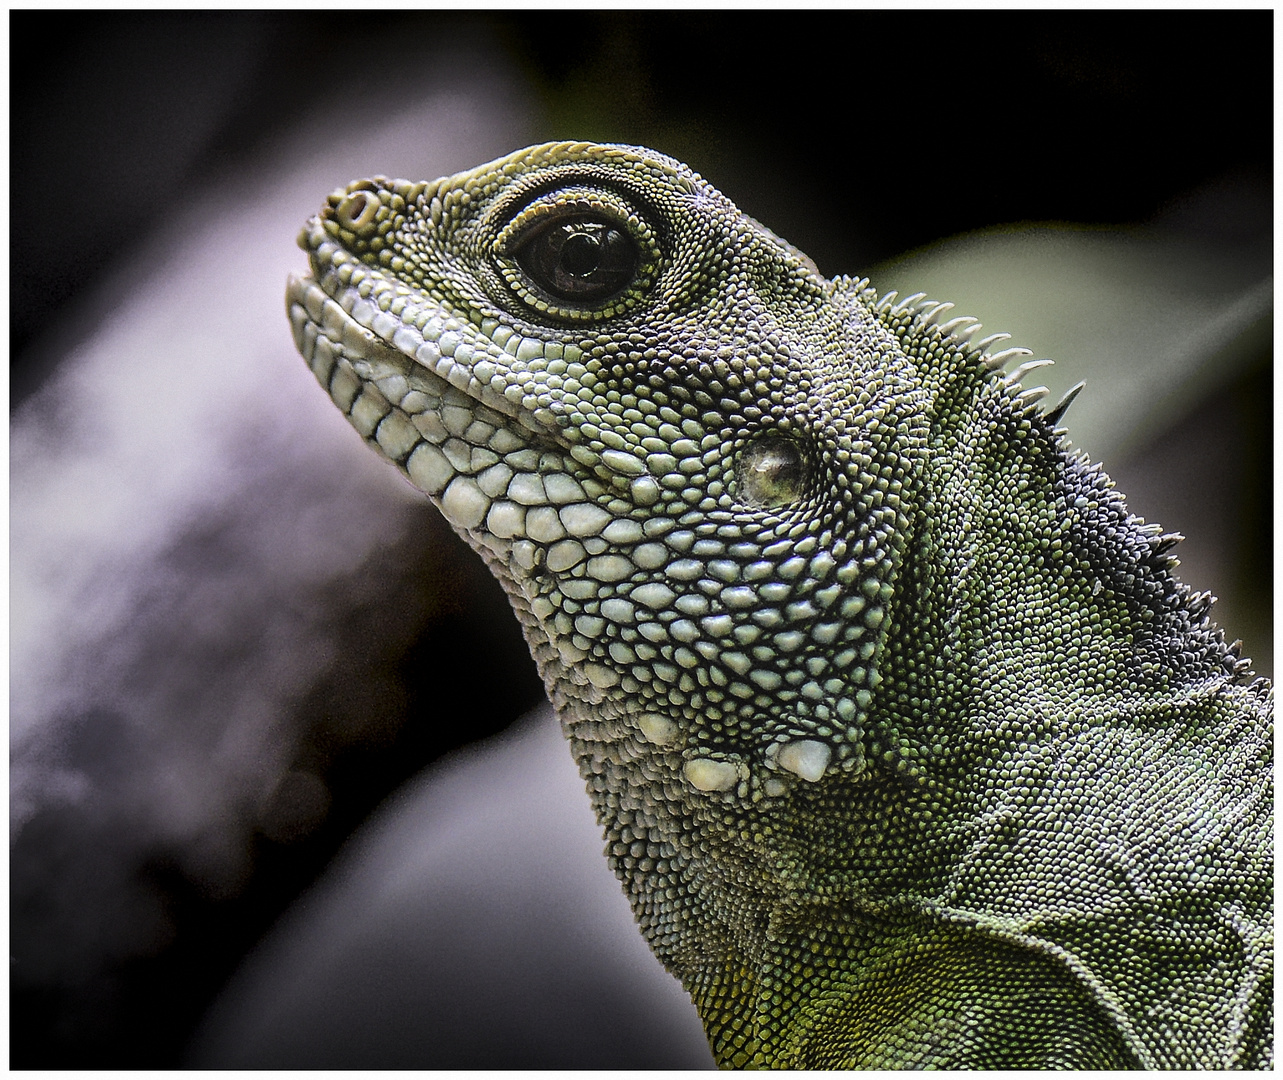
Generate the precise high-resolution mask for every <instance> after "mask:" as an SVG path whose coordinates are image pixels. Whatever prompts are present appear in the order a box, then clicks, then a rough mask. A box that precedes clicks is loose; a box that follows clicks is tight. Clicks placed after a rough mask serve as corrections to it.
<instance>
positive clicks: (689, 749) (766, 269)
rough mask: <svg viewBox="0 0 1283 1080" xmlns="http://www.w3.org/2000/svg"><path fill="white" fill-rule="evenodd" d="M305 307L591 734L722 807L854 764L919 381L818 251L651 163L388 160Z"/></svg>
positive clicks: (311, 333) (334, 226)
mask: <svg viewBox="0 0 1283 1080" xmlns="http://www.w3.org/2000/svg"><path fill="white" fill-rule="evenodd" d="M300 244H301V246H302V247H303V248H304V250H306V251H307V252H308V254H309V256H310V259H311V268H312V274H311V276H310V277H306V278H297V279H293V280H292V282H291V284H290V290H289V307H290V312H291V319H292V321H293V325H294V331H295V336H296V340H297V342H298V345H299V348H300V350H301V351H302V353H303V355H304V356H305V357H306V358H307V359H308V360H309V363H310V364H311V367H312V370H313V371H314V372H315V374H316V376H317V378H318V379H319V380H320V381H321V383H322V385H324V386H325V387H326V389H327V390H328V391H329V393H330V395H331V397H332V398H333V399H334V401H335V402H336V404H337V405H338V406H339V407H340V409H342V410H343V412H344V413H345V415H347V417H348V418H349V420H350V421H351V422H352V424H353V425H354V426H355V427H356V428H357V430H358V431H359V432H360V433H361V434H362V436H364V437H365V438H366V439H367V441H368V442H369V443H370V444H371V445H372V446H373V447H374V448H375V449H376V450H378V451H379V452H380V453H381V454H383V455H384V456H385V457H387V458H388V459H389V460H390V461H392V462H393V463H395V464H396V465H397V466H399V467H400V468H401V469H402V470H403V472H404V473H405V474H406V475H407V476H408V477H409V479H410V480H411V482H412V483H414V484H415V485H416V486H417V487H418V488H420V489H421V490H422V491H424V492H426V493H427V494H428V495H429V496H430V497H431V498H432V499H433V501H434V502H435V503H436V504H437V505H438V506H439V507H440V508H441V510H442V512H443V513H444V514H445V516H446V518H447V519H448V520H449V521H450V523H451V524H452V525H453V526H454V528H455V529H456V530H457V531H458V532H460V533H461V534H462V535H463V536H464V537H466V538H467V539H468V541H469V542H470V543H471V544H472V545H473V546H474V547H475V548H476V549H477V550H478V551H480V552H481V553H482V555H483V557H485V558H486V560H487V562H488V564H489V565H490V567H491V569H492V570H493V571H494V572H495V573H496V575H497V576H498V577H499V578H500V580H501V581H502V582H503V584H504V586H505V588H506V589H507V591H508V593H509V595H510V597H511V599H512V602H513V605H514V608H515V609H516V610H517V613H518V615H519V617H520V618H521V619H522V621H523V623H524V624H525V630H526V634H527V638H528V640H529V641H530V643H531V647H532V651H533V652H534V655H535V658H536V661H537V662H538V663H539V665H540V668H541V671H542V673H543V675H544V678H545V681H546V682H547V683H548V686H549V690H550V693H551V694H552V696H553V700H554V703H555V704H557V705H558V708H559V712H560V713H561V715H562V717H563V720H564V721H565V722H566V723H567V726H568V729H569V730H570V731H571V733H572V735H574V736H575V737H577V738H579V739H582V740H584V741H586V742H602V743H611V744H618V745H617V747H616V751H615V752H617V753H620V754H622V755H623V756H625V757H629V758H634V759H635V758H638V757H647V758H648V759H649V760H651V762H652V764H654V765H655V766H656V767H659V768H663V769H664V770H665V772H666V774H668V775H670V776H671V779H672V781H673V782H674V783H676V784H680V785H683V786H684V789H685V790H686V791H687V792H690V793H699V794H700V795H702V796H706V797H708V798H711V799H715V800H730V801H741V802H742V801H745V800H747V801H750V802H756V801H759V800H761V799H763V798H768V799H769V798H773V797H779V796H783V795H785V794H786V792H787V791H789V790H790V789H791V788H792V787H793V786H795V785H796V784H797V783H798V782H799V780H800V781H802V782H803V783H806V784H814V783H817V782H819V781H821V780H822V778H824V777H825V776H826V775H829V774H832V773H834V772H844V773H846V774H848V775H852V774H854V775H858V774H859V773H860V772H861V771H862V770H863V769H864V768H865V764H866V754H865V750H864V738H863V736H864V732H865V724H864V718H865V717H866V716H867V714H868V711H869V708H870V705H871V702H872V700H873V698H874V696H875V695H876V693H877V690H878V686H879V679H880V676H879V660H880V655H881V651H882V649H883V645H884V643H885V640H886V633H887V629H888V625H889V621H890V608H891V605H892V603H893V600H894V596H895V587H896V573H897V568H898V566H899V564H900V561H901V556H902V552H903V548H904V545H905V543H906V540H907V538H908V536H909V533H910V531H911V530H910V521H909V516H908V512H907V510H906V508H905V500H906V491H907V489H908V488H909V487H911V486H912V483H913V473H914V471H915V468H917V467H918V463H919V462H920V458H921V454H922V448H923V446H924V444H925V424H926V421H925V419H924V409H923V407H922V401H921V398H922V390H921V387H920V385H919V384H917V383H915V381H914V379H913V378H912V372H910V371H909V370H907V369H906V368H905V367H904V366H903V364H902V363H901V362H900V361H898V360H897V359H896V357H898V356H899V355H900V353H899V351H898V350H896V349H894V348H890V347H888V344H887V343H888V341H890V340H891V339H890V335H889V333H888V331H887V330H886V329H885V328H884V327H883V326H882V325H881V324H880V323H878V322H877V321H876V320H874V319H871V318H868V317H867V315H866V316H863V317H861V316H860V315H859V314H858V312H856V311H855V309H856V308H857V307H858V305H855V304H853V303H852V302H851V301H850V300H849V299H847V298H846V294H845V293H843V294H841V295H838V294H835V291H834V289H833V287H832V285H831V283H830V282H828V281H826V280H825V279H824V278H822V277H821V276H820V274H819V273H818V271H817V270H816V268H815V267H814V265H813V264H812V263H811V262H810V260H809V259H807V258H806V257H805V256H804V255H802V254H801V253H800V252H798V251H797V250H796V249H794V248H792V247H791V246H789V245H788V244H786V243H785V242H784V241H782V240H780V239H779V238H778V237H776V236H775V235H774V234H772V233H771V232H769V231H768V230H767V229H765V228H763V227H762V226H760V225H759V224H757V223H756V222H755V221H753V220H752V219H750V218H748V217H746V216H745V215H743V214H741V213H740V212H739V211H738V210H737V209H736V207H735V206H734V205H733V204H732V203H731V202H730V201H729V200H728V199H726V198H725V197H724V196H723V195H721V194H720V193H719V192H717V191H716V190H714V189H713V188H712V187H710V186H709V185H708V184H707V183H705V182H704V181H703V180H702V179H701V178H700V177H699V176H698V175H697V174H695V173H693V172H691V171H690V170H689V169H687V168H686V167H685V166H683V165H681V164H679V163H677V162H675V161H673V160H671V159H669V158H666V157H664V156H662V155H659V154H656V153H654V152H653V151H648V150H641V149H637V148H631V147H622V146H595V145H589V144H572V143H561V144H551V145H546V146H539V147H534V148H530V149H527V150H523V151H519V152H518V153H515V154H513V155H510V156H509V157H506V158H503V159H501V160H499V161H496V162H493V163H491V164H488V165H484V166H481V167H480V168H477V169H474V170H472V171H470V172H467V173H463V174H460V175H458V176H453V177H449V178H446V179H442V180H437V181H435V182H432V183H410V182H407V181H401V180H388V179H384V178H375V179H372V180H362V181H358V182H356V183H353V184H350V185H348V186H347V187H346V188H345V189H342V190H340V191H336V192H335V193H334V194H332V195H331V196H330V197H329V199H328V201H327V203H326V205H325V206H324V207H323V209H322V210H321V212H320V213H319V214H318V215H317V216H316V217H314V218H313V219H312V220H311V221H310V222H309V223H308V225H307V226H306V227H305V229H304V230H303V232H302V234H301V236H300Z"/></svg>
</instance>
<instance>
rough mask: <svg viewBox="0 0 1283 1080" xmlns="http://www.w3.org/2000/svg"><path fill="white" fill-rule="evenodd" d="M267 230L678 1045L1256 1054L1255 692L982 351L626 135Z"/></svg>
mask: <svg viewBox="0 0 1283 1080" xmlns="http://www.w3.org/2000/svg"><path fill="white" fill-rule="evenodd" d="M300 243H301V245H302V247H303V248H304V250H306V251H307V252H308V254H309V257H310V260H311V271H312V272H311V276H309V277H306V278H302V279H292V280H291V283H290V287H289V309H290V318H291V321H292V323H293V326H294V332H295V338H296V341H297V343H298V346H299V349H300V351H301V352H302V353H303V355H304V357H305V358H306V359H307V361H308V363H309V364H310V365H311V368H312V370H313V371H314V372H315V374H316V376H317V378H318V379H319V380H320V382H321V384H322V385H323V386H324V387H326V389H327V390H328V391H329V393H330V395H331V396H332V397H333V399H334V401H335V402H336V403H337V404H338V405H339V407H340V408H341V409H342V410H343V412H344V413H345V414H346V415H347V416H348V418H349V419H350V420H351V422H352V424H353V425H354V426H355V427H356V428H357V430H358V431H359V432H360V433H361V435H362V436H364V437H365V438H366V439H367V441H369V443H370V444H371V445H372V446H374V448H375V449H376V450H378V451H379V452H380V453H381V454H383V455H384V456H385V457H386V458H388V459H389V460H390V461H392V462H393V463H395V464H396V465H397V466H398V467H399V468H400V469H401V470H402V471H403V472H404V473H405V474H406V475H407V476H408V477H409V479H410V481H411V482H412V483H414V484H415V485H416V486H417V487H418V488H420V489H421V490H422V491H424V492H426V493H427V494H428V495H429V496H430V497H431V498H432V500H433V502H435V503H436V504H437V505H438V506H439V507H440V508H441V510H442V512H443V513H444V514H445V516H446V518H447V519H448V520H449V521H450V523H451V524H452V525H453V526H454V528H455V529H456V530H458V532H459V533H460V534H461V535H462V536H464V537H465V538H466V539H467V540H468V542H469V543H470V544H471V545H472V546H473V547H474V548H475V549H476V550H477V551H478V552H479V553H480V554H481V556H482V558H484V559H485V561H486V563H487V565H489V567H490V568H491V570H492V571H493V572H494V573H495V575H496V576H497V577H498V578H499V580H500V581H501V582H502V583H503V585H504V588H505V589H506V590H507V592H508V595H509V597H510V598H511V601H512V606H513V609H514V610H515V611H516V613H517V616H518V618H519V619H520V620H521V623H522V626H523V627H524V630H525V634H526V637H527V640H528V641H529V643H530V648H531V652H532V653H533V655H534V658H535V661H536V662H537V664H538V665H539V670H540V672H541V673H542V675H543V678H544V681H545V683H546V685H547V688H548V693H549V696H550V697H551V699H552V701H553V704H554V705H555V706H556V709H557V713H558V715H559V716H560V718H561V722H562V725H563V728H564V730H565V733H566V736H567V738H568V739H569V740H570V744H571V748H572V751H573V753H574V755H575V758H576V759H577V761H578V762H579V767H580V771H581V773H582V775H583V776H584V779H585V780H586V782H587V786H588V791H589V794H590V796H591V798H592V801H593V805H594V807H595V809H596V812H597V816H598V819H599V821H600V822H601V824H602V827H603V828H604V830H605V834H606V838H607V856H608V859H609V861H610V865H611V867H612V868H613V869H614V871H615V873H616V874H617V875H618V877H619V879H620V880H621V882H622V883H623V886H624V890H625V892H626V893H627V895H628V898H629V900H630V902H631V903H632V905H633V910H634V912H635V913H636V917H637V921H638V923H639V924H640V926H641V929H642V933H643V934H644V935H645V936H646V939H647V940H648V941H649V943H650V945H651V947H652V949H653V950H654V951H655V954H656V955H657V956H658V957H659V959H660V960H661V961H662V962H663V963H664V965H665V966H666V967H667V968H668V969H669V970H670V971H672V972H673V973H674V974H676V975H677V976H678V977H679V978H680V979H681V980H682V983H683V985H684V986H685V987H686V989H687V990H688V991H689V992H690V994H691V997H692V999H693V1000H694V1002H695V1005H696V1006H697V1008H698V1009H699V1012H700V1015H701V1016H702V1018H703V1020H704V1024H705V1028H706V1030H707V1032H708V1035H709V1040H710V1042H711V1044H712V1047H713V1050H714V1053H715V1055H716V1057H717V1060H718V1062H719V1063H720V1064H722V1065H729V1066H783V1067H794V1068H807V1067H817V1066H835V1067H839V1066H840V1067H852V1066H855V1067H908V1066H923V1065H934V1066H941V1067H992V1066H1002V1067H1033V1068H1036V1067H1066V1068H1074V1067H1089V1066H1090V1067H1101V1068H1105V1067H1115V1066H1141V1067H1146V1068H1180V1067H1230V1066H1259V1065H1265V1064H1268V1063H1269V1062H1270V1061H1271V1015H1272V1012H1271V1009H1272V1005H1271V999H1272V990H1271V982H1272V970H1273V959H1272V919H1271V905H1272V879H1271V873H1272V870H1271V865H1272V864H1271V856H1270V844H1271V824H1272V816H1271V815H1272V790H1273V789H1272V781H1271V775H1270V765H1271V737H1270V728H1271V723H1272V700H1273V699H1272V692H1271V690H1270V688H1269V686H1268V685H1267V684H1266V683H1265V681H1264V680H1260V679H1258V680H1256V681H1254V682H1251V683H1247V682H1246V681H1245V676H1246V674H1247V668H1248V665H1247V663H1246V661H1243V660H1240V659H1239V658H1238V656H1237V651H1236V649H1235V648H1233V647H1228V646H1226V644H1225V641H1224V639H1223V637H1222V635H1221V633H1220V631H1219V630H1217V629H1215V628H1214V627H1213V626H1211V625H1210V624H1209V622H1208V619H1207V610H1208V607H1209V605H1210V597H1208V596H1206V595H1203V596H1193V595H1191V594H1190V593H1189V592H1188V590H1187V589H1186V588H1185V587H1184V586H1182V585H1181V584H1180V583H1179V582H1177V581H1176V579H1175V578H1174V577H1173V576H1172V574H1171V568H1172V566H1173V565H1174V562H1175V560H1174V559H1172V557H1171V556H1170V555H1167V554H1165V551H1166V548H1167V547H1169V546H1170V545H1171V543H1173V542H1174V538H1173V537H1165V536H1160V535H1158V530H1157V529H1156V528H1154V527H1152V526H1146V525H1144V523H1143V522H1141V521H1139V520H1137V519H1135V518H1133V517H1131V516H1130V515H1129V514H1128V513H1127V510H1126V508H1125V506H1124V504H1123V501H1122V499H1121V497H1119V496H1118V494H1117V493H1115V492H1114V491H1113V489H1112V484H1111V483H1110V481H1109V480H1108V478H1107V477H1106V476H1105V475H1104V473H1103V472H1101V471H1100V469H1099V468H1097V467H1095V466H1092V465H1090V464H1088V463H1087V462H1086V461H1085V460H1084V459H1082V458H1081V457H1079V456H1075V455H1072V454H1071V453H1070V452H1069V451H1068V450H1067V448H1066V446H1065V443H1064V433H1063V432H1061V431H1059V430H1058V429H1056V427H1055V424H1056V422H1057V421H1058V420H1059V416H1060V412H1061V411H1063V408H1062V407H1058V408H1057V409H1056V410H1053V411H1052V413H1051V414H1044V413H1043V412H1042V411H1041V410H1040V408H1039V407H1038V406H1037V404H1036V401H1037V399H1038V398H1039V397H1040V396H1041V394H1040V392H1039V391H1037V390H1034V391H1025V390H1023V389H1022V388H1021V386H1020V385H1019V381H1018V380H1019V376H1020V374H1022V373H1023V371H1024V370H1025V369H1020V370H1019V371H1017V372H1016V373H1015V374H1014V375H1012V376H1004V375H1003V374H1002V372H1001V368H1002V366H1003V364H1004V363H1005V362H1006V361H1007V360H1008V359H1010V358H1011V356H1013V355H1016V354H1018V353H1022V352H1024V350H1006V351H1004V352H999V353H993V352H991V351H990V348H991V346H992V345H993V344H994V343H995V342H996V341H998V340H999V339H1001V337H1003V335H995V336H994V337H991V338H986V339H984V340H983V341H975V342H973V341H972V340H971V339H972V337H973V336H974V331H975V330H976V329H977V326H976V324H975V323H974V320H969V319H961V320H959V319H954V320H952V321H950V322H944V323H943V325H941V319H940V316H941V315H942V314H943V313H944V312H945V311H946V310H947V308H948V305H936V304H932V303H926V304H923V303H918V302H917V301H916V299H910V300H908V301H904V302H901V303H899V304H894V303H893V298H891V297H888V298H885V299H882V300H879V299H878V297H877V295H876V293H875V292H874V291H873V290H871V289H870V288H868V287H867V283H866V282H857V281H852V280H849V279H845V278H838V279H835V280H832V281H829V280H826V279H824V278H823V277H821V276H820V274H819V273H818V271H817V270H816V269H815V267H814V266H813V265H812V264H811V262H810V261H809V260H808V259H807V258H806V257H805V256H804V255H802V254H801V253H800V252H798V251H796V250H795V249H793V248H791V247H790V246H789V245H788V244H786V243H784V242H783V241H781V240H780V239H779V238H777V237H776V236H774V235H773V234H771V233H770V232H769V231H767V230H766V229H764V228H762V227H761V226H760V225H758V224H757V223H756V222H754V221H752V220H751V219H749V218H747V217H745V216H744V215H742V214H741V213H740V212H739V211H738V210H737V209H736V208H735V207H734V206H733V205H732V204H731V203H730V202H729V201H728V200H727V199H725V198H724V197H723V196H722V195H721V194H720V193H718V192H717V191H715V190H714V189H713V188H711V187H710V186H709V185H708V184H706V183H705V182H704V181H703V180H702V179H701V178H700V177H699V176H697V175H695V174H694V173H692V172H691V171H690V170H689V169H687V168H686V167H685V166H683V165H681V164H679V163H678V162H675V161H673V160H671V159H669V158H666V157H664V156H662V155H660V154H656V153H654V152H653V151H649V150H643V149H637V148H630V147H618V146H594V145H590V144H583V143H559V144H553V145H547V146H540V147H534V148H531V149H528V150H523V151H519V152H518V153H515V154H513V155H511V156H509V157H507V158H504V159H502V160H501V161H497V162H493V163H491V164H489V165H484V166H481V167H480V168H477V169H474V170H473V171H471V172H468V173H463V174H461V175H459V176H454V177H450V178H447V179H443V180H438V181H435V182H433V183H409V182H406V181H400V180H387V179H383V178H375V179H373V180H363V181H358V182H356V183H353V184H350V185H349V186H348V187H347V188H346V189H345V190H342V191H338V192H335V193H334V194H333V195H331V196H330V198H329V200H328V202H327V203H326V205H325V206H324V207H323V208H322V210H321V212H320V214H319V215H318V216H317V217H315V218H313V219H312V220H311V221H310V222H309V223H308V225H307V226H306V227H305V229H304V230H303V233H302V235H301V237H300Z"/></svg>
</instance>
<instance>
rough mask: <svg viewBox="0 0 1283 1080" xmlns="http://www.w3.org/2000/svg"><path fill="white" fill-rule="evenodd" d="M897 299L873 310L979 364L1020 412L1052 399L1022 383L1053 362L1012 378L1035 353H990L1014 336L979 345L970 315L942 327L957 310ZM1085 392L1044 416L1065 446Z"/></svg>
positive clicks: (891, 295) (1075, 390)
mask: <svg viewBox="0 0 1283 1080" xmlns="http://www.w3.org/2000/svg"><path fill="white" fill-rule="evenodd" d="M867 284H868V282H867V279H865V280H864V281H861V282H859V283H857V288H860V289H863V288H864V287H865V286H867ZM896 297H897V293H896V291H895V290H892V291H891V292H888V293H887V294H886V295H885V296H883V297H882V298H881V299H880V300H877V301H876V303H875V304H874V310H876V311H878V312H881V313H884V314H886V315H888V316H890V317H891V321H892V322H893V323H895V324H896V325H897V326H899V327H901V328H903V331H904V332H905V333H909V334H931V335H934V336H936V337H938V338H940V339H941V340H944V341H948V342H949V343H950V344H951V345H953V346H955V347H956V348H957V350H958V352H960V353H961V354H962V355H963V356H965V357H967V358H968V359H973V360H975V361H976V362H977V363H979V364H980V366H981V367H982V368H983V369H984V371H985V372H986V373H989V374H991V375H992V376H993V377H994V378H995V379H997V380H998V382H999V384H1000V385H1001V386H1002V387H1004V388H1005V389H1006V390H1007V392H1008V394H1009V395H1010V397H1011V399H1012V402H1013V404H1014V406H1015V407H1016V408H1017V409H1018V410H1019V411H1021V412H1033V411H1036V410H1035V409H1034V406H1036V405H1037V404H1038V403H1039V402H1040V401H1042V400H1043V398H1045V397H1046V396H1047V395H1048V394H1050V393H1051V391H1050V390H1049V389H1048V388H1047V387H1045V386H1033V387H1028V388H1026V387H1024V386H1023V385H1022V380H1023V378H1024V376H1025V375H1027V374H1028V373H1029V372H1031V371H1035V370H1037V369H1038V368H1042V367H1048V366H1050V365H1051V364H1052V363H1054V361H1052V360H1048V359H1040V360H1030V361H1028V362H1026V363H1023V364H1021V365H1020V366H1019V367H1017V368H1016V369H1015V370H1014V371H1012V372H1011V373H1010V374H1006V375H1004V374H1002V371H1003V369H1004V368H1005V367H1006V366H1007V365H1008V364H1010V363H1011V361H1013V360H1015V359H1017V358H1018V357H1024V356H1032V355H1033V352H1032V351H1031V350H1029V349H1026V348H1023V347H1021V346H1012V347H1009V348H1006V349H1001V350H998V351H996V352H991V351H990V348H991V347H992V346H994V345H997V344H999V343H1001V342H1004V341H1008V340H1010V338H1011V335H1010V334H1007V333H1002V332H999V333H996V334H990V335H988V336H987V337H984V338H981V339H979V340H974V339H975V335H976V334H977V333H978V332H979V331H980V330H981V329H982V326H981V323H980V320H979V319H976V318H974V317H973V316H970V315H960V316H956V317H954V318H952V319H949V320H948V321H947V322H941V321H940V320H941V318H942V317H943V316H944V315H946V314H947V313H948V312H950V311H951V310H952V309H953V307H954V305H953V304H951V303H946V302H941V301H939V300H929V299H927V294H926V293H921V292H920V293H913V294H912V295H910V296H906V297H904V299H902V300H899V301H897V299H896ZM1084 386H1086V383H1085V382H1079V383H1077V384H1075V385H1074V386H1072V387H1071V388H1070V389H1069V390H1068V391H1066V393H1065V394H1064V396H1062V397H1061V398H1060V400H1059V401H1057V402H1056V404H1055V405H1053V406H1052V407H1051V408H1050V409H1048V410H1046V411H1045V412H1044V413H1043V414H1042V415H1043V416H1044V417H1045V418H1046V419H1047V421H1048V422H1049V423H1050V424H1051V426H1052V427H1053V429H1055V434H1056V435H1057V436H1060V437H1061V442H1062V444H1063V443H1064V441H1065V440H1064V438H1063V437H1064V436H1065V435H1066V434H1067V433H1066V432H1065V431H1064V430H1063V429H1061V428H1059V426H1058V425H1059V423H1060V421H1061V419H1062V418H1063V417H1064V415H1065V412H1066V411H1067V410H1068V408H1069V406H1070V405H1071V404H1073V401H1074V399H1075V398H1076V397H1077V396H1078V394H1079V393H1080V392H1081V391H1082V389H1083V387H1084Z"/></svg>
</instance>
